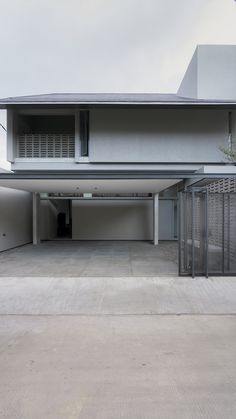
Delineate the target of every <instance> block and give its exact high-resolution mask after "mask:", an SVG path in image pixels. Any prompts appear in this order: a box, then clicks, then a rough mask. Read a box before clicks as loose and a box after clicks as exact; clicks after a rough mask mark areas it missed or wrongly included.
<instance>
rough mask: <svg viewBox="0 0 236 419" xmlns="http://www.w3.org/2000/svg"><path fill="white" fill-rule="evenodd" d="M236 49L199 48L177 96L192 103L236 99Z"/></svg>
mask: <svg viewBox="0 0 236 419" xmlns="http://www.w3.org/2000/svg"><path fill="white" fill-rule="evenodd" d="M235 74H236V46H235V45H199V46H198V47H197V48H196V50H195V53H194V55H193V58H192V60H191V62H190V64H189V67H188V69H187V71H186V73H185V76H184V78H183V81H182V83H181V85H180V88H179V90H178V95H179V96H183V97H190V98H194V99H212V100H235V99H236V78H235Z"/></svg>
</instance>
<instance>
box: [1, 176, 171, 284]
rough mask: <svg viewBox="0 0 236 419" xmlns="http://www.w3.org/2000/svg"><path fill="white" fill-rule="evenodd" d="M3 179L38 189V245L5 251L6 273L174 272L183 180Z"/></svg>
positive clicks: (35, 218) (35, 237)
mask: <svg viewBox="0 0 236 419" xmlns="http://www.w3.org/2000/svg"><path fill="white" fill-rule="evenodd" d="M4 182H5V184H4V185H2V186H4V187H7V188H13V187H14V188H15V189H17V190H22V191H25V192H26V191H27V192H29V193H31V192H33V202H32V208H33V212H32V220H29V221H30V222H31V223H32V226H33V231H32V233H33V244H31V243H29V242H28V243H27V244H26V245H25V246H22V247H18V248H16V249H11V250H8V251H7V252H4V253H2V254H1V255H0V261H1V266H0V275H1V276H5V275H9V276H15V275H19V276H32V275H33V276H65V277H66V276H72V277H73V276H155V275H159V274H165V275H166V274H167V275H168V274H169V275H176V274H177V272H178V250H177V247H178V246H177V239H178V217H177V190H178V183H179V180H176V179H171V180H166V179H154V180H152V179H147V180H132V179H131V180H104V179H103V180H93V181H92V180H79V181H78V180H73V179H72V180H57V179H56V180H55V179H53V180H51V179H40V180H39V179H30V180H29V179H14V180H9V179H6V180H2V183H4ZM35 191H37V192H35Z"/></svg>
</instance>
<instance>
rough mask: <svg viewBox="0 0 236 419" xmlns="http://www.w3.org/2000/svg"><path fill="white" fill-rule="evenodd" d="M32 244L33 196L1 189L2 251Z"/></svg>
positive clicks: (0, 225)
mask: <svg viewBox="0 0 236 419" xmlns="http://www.w3.org/2000/svg"><path fill="white" fill-rule="evenodd" d="M30 242H32V195H31V194H30V193H29V192H23V191H19V190H15V189H10V188H0V251H3V250H7V249H11V248H13V247H16V246H20V245H23V244H26V243H30Z"/></svg>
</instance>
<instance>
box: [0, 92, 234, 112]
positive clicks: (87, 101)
mask: <svg viewBox="0 0 236 419" xmlns="http://www.w3.org/2000/svg"><path fill="white" fill-rule="evenodd" d="M185 104H186V105H226V104H236V100H235V101H219V100H200V99H192V98H184V97H180V96H178V95H176V94H169V93H168V94H167V93H51V94H43V95H32V96H17V97H8V98H5V99H0V108H1V109H5V108H7V107H8V106H12V105H13V106H14V105H88V106H89V105H95V106H99V105H100V106H102V105H108V106H109V105H118V106H122V105H124V106H125V105H185Z"/></svg>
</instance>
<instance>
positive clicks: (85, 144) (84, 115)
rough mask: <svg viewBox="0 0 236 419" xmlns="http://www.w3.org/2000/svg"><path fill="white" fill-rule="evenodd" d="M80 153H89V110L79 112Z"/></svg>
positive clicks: (83, 154)
mask: <svg viewBox="0 0 236 419" xmlns="http://www.w3.org/2000/svg"><path fill="white" fill-rule="evenodd" d="M80 155H81V156H82V157H87V156H88V155H89V111H81V112H80Z"/></svg>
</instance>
